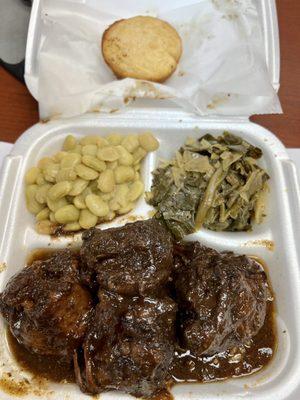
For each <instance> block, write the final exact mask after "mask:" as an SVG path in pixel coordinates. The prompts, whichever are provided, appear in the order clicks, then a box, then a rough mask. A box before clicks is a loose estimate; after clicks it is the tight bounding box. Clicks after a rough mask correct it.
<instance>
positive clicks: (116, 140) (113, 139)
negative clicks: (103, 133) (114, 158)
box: [106, 133, 122, 146]
mask: <svg viewBox="0 0 300 400" xmlns="http://www.w3.org/2000/svg"><path fill="white" fill-rule="evenodd" d="M106 139H107V141H108V142H109V143H110V144H111V145H113V146H117V145H118V144H120V143H121V142H122V135H119V134H118V133H111V134H110V135H108V136H107V137H106Z"/></svg>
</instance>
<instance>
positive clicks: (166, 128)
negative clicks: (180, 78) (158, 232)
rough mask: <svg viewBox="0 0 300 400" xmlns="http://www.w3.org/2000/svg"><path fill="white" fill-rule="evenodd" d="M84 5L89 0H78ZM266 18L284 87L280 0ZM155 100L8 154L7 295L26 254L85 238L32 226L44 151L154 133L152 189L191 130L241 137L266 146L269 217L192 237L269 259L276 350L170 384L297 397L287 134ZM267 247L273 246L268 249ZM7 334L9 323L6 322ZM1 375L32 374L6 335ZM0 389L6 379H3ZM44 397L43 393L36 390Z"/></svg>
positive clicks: (140, 209) (60, 392) (71, 393)
mask: <svg viewBox="0 0 300 400" xmlns="http://www.w3.org/2000/svg"><path fill="white" fill-rule="evenodd" d="M78 1H80V2H82V3H84V2H85V0H78ZM256 2H257V6H258V8H259V12H260V15H261V18H262V25H263V30H264V39H265V54H266V62H267V65H268V68H269V73H270V78H271V82H272V84H273V86H274V88H275V89H276V90H278V88H279V40H278V26H277V16H276V6H275V0H256ZM41 5H42V0H34V3H33V8H32V14H31V20H30V25H29V32H28V41H27V50H26V65H25V80H26V84H27V86H28V88H29V90H30V91H31V93H32V94H33V96H34V97H36V96H37V90H38V64H37V54H38V52H39V49H40V46H41V43H42V42H43V37H42V33H41ZM145 104H147V105H150V104H152V103H151V102H146V103H141V102H139V103H136V104H135V105H134V107H135V108H133V107H131V108H128V109H126V110H124V111H123V112H122V113H119V114H115V115H98V114H90V115H85V116H82V117H79V118H74V119H69V120H63V121H51V122H48V123H47V124H41V123H40V124H37V125H35V126H33V127H32V128H30V129H28V130H27V131H26V132H25V133H24V134H23V135H22V136H21V137H20V138H19V139H18V141H17V142H16V144H15V146H14V147H13V150H12V153H11V154H10V155H9V156H7V157H6V160H5V163H4V165H3V169H2V171H1V175H0V220H1V222H2V223H1V225H0V235H1V237H2V241H1V244H0V263H5V264H6V265H7V268H6V269H5V271H4V272H2V273H1V274H0V291H2V290H3V289H4V287H5V284H6V282H7V280H8V279H9V278H10V277H11V276H12V275H13V274H14V273H16V272H17V271H19V270H20V269H21V268H23V266H24V265H25V263H26V257H27V256H28V254H29V253H30V251H31V250H33V249H35V248H45V247H50V248H61V247H65V246H67V245H70V244H71V245H76V244H79V243H80V241H81V239H80V235H75V236H74V237H73V238H70V237H67V238H60V239H55V240H51V238H50V237H48V236H42V235H38V234H37V233H36V232H35V230H34V218H33V217H32V216H31V215H30V214H29V213H28V212H27V210H26V207H25V201H24V186H23V177H24V173H25V171H26V170H27V169H28V168H29V167H31V166H33V165H35V164H36V162H37V161H38V160H39V159H40V158H41V157H42V156H45V155H49V154H51V153H54V152H56V151H57V150H58V149H60V147H61V145H62V142H63V140H64V137H65V136H66V135H67V134H69V133H70V132H71V133H73V134H74V135H75V136H77V137H80V136H84V135H88V134H99V135H101V134H106V133H109V132H113V131H114V132H116V131H117V132H120V133H121V134H127V133H129V132H130V133H132V132H141V131H144V130H151V131H152V132H153V133H154V134H155V135H156V137H157V138H158V139H159V141H160V148H159V150H158V151H157V152H156V153H155V154H149V155H148V157H147V159H146V160H145V162H144V166H143V177H144V180H145V183H146V188H147V189H148V188H150V185H151V174H150V172H151V171H152V170H153V169H154V168H155V166H156V165H157V163H158V160H159V158H168V157H170V156H171V155H172V154H173V153H174V151H175V150H176V149H178V147H180V145H182V144H183V143H184V141H185V139H186V137H187V136H193V137H199V136H200V135H202V134H205V133H208V132H209V133H212V134H220V133H222V132H223V130H229V131H231V132H233V133H236V134H238V135H240V136H242V137H243V138H245V139H246V140H249V141H250V142H251V143H253V144H255V145H256V146H258V147H261V148H262V150H263V152H264V156H263V159H262V161H261V164H262V166H263V167H265V168H266V169H267V171H268V172H269V174H270V176H271V180H270V186H271V194H270V200H269V207H268V217H267V218H266V220H265V222H264V223H263V224H262V225H259V226H255V228H254V230H253V231H252V232H245V233H235V232H212V231H208V230H205V229H202V230H201V231H199V232H197V233H195V234H193V235H190V237H189V239H192V240H200V241H201V242H202V243H203V244H205V245H207V246H211V247H214V248H216V249H218V250H232V251H235V252H237V253H243V254H249V255H256V256H259V257H261V258H262V259H264V260H265V262H266V265H267V266H268V272H269V277H270V280H271V283H272V286H273V289H274V293H275V298H276V322H277V332H278V349H277V351H276V354H275V357H274V359H273V360H272V362H271V363H270V365H269V366H268V367H267V368H266V369H264V370H262V371H260V372H258V373H257V374H254V375H250V376H248V377H243V378H239V379H230V380H227V381H224V382H220V383H210V384H181V385H176V386H174V388H173V389H172V393H173V394H174V396H175V399H176V400H189V399H194V400H196V399H197V400H200V399H203V400H217V399H220V398H222V399H224V400H225V399H226V400H238V399H241V398H244V397H245V398H247V399H253V400H254V399H255V400H298V399H299V398H300V381H299V376H300V318H298V315H300V270H299V261H300V250H299V249H297V246H296V244H297V243H298V242H299V240H300V193H299V188H298V186H297V177H296V171H295V167H294V165H293V163H292V162H291V161H290V160H289V159H288V156H287V153H286V150H285V148H284V147H283V145H282V144H281V143H280V142H279V140H278V139H277V138H276V137H275V136H274V135H273V134H272V133H271V132H269V131H267V130H266V129H264V128H262V127H260V126H258V125H255V124H253V123H251V122H249V120H248V119H247V118H243V117H233V118H230V117H227V118H226V117H223V118H222V119H221V118H218V117H215V118H214V117H210V118H197V117H195V116H193V115H191V114H187V113H185V112H182V111H179V110H178V108H174V106H173V107H170V104H168V103H166V102H160V103H157V102H156V103H153V104H155V105H156V106H157V104H159V107H161V108H159V109H158V108H148V109H145V108H143V105H145ZM149 209H151V208H150V207H149V206H148V205H146V203H145V202H144V200H143V199H141V200H140V201H139V203H138V204H137V207H136V208H135V210H133V212H132V214H134V215H137V216H141V217H144V218H147V217H148V211H149ZM127 220H128V217H126V216H125V217H122V218H119V219H117V220H115V221H113V222H112V223H110V224H106V225H102V226H101V228H104V227H107V226H110V227H112V226H117V225H119V224H124V223H126V221H127ZM267 244H274V250H270V249H269V248H270V247H268V246H267ZM0 327H1V328H2V330H3V327H4V323H3V320H0ZM0 357H1V360H2V363H0V375H1V373H3V372H5V371H9V372H11V373H12V376H13V377H14V379H15V380H16V379H22V378H24V377H25V378H26V379H29V381H30V379H31V378H30V374H28V373H26V372H24V371H20V370H19V367H18V366H17V365H16V363H15V361H14V360H13V358H12V356H11V354H10V352H9V348H8V345H7V343H6V340H5V336H4V335H2V336H1V339H0ZM38 385H39V384H38V383H37V382H36V380H33V381H32V384H29V392H28V394H27V398H30V399H35V398H36V397H37V398H40V396H41V395H42V397H43V398H47V399H48V398H49V399H50V400H58V399H59V400H67V399H76V400H80V399H88V398H89V397H88V396H86V395H84V394H82V393H81V392H80V391H79V388H78V387H77V386H76V385H71V384H60V385H58V384H54V383H48V384H47V386H46V387H45V386H44V383H43V384H42V386H41V387H40V389H39V390H38V393H37V392H36V389H37V386H38ZM0 388H1V385H0ZM0 393H1V394H0V398H1V399H2V400H8V399H12V398H14V397H13V396H11V395H9V394H7V393H5V392H1V389H0ZM38 395H39V396H38ZM100 397H101V400H105V399H111V400H117V399H129V398H131V397H130V396H128V395H125V394H122V393H119V392H110V393H105V394H101V396H100Z"/></svg>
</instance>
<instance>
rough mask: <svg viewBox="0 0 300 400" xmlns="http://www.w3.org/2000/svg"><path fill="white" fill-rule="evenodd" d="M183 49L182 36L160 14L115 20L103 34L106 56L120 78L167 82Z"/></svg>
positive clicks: (104, 53)
mask: <svg viewBox="0 0 300 400" xmlns="http://www.w3.org/2000/svg"><path fill="white" fill-rule="evenodd" d="M181 53H182V45H181V39H180V36H179V35H178V33H177V32H176V30H175V29H174V28H173V27H172V26H171V25H170V24H168V23H167V22H165V21H162V20H160V19H158V18H153V17H146V16H137V17H133V18H128V19H122V20H120V21H116V22H115V23H113V24H112V25H111V26H110V27H109V28H108V29H107V30H106V31H105V32H104V34H103V37H102V54H103V57H104V60H105V62H106V63H107V65H108V66H109V67H110V68H111V69H112V71H113V72H114V74H115V75H116V76H117V77H118V78H136V79H144V80H148V81H153V82H164V81H165V80H166V79H167V78H168V77H169V76H171V75H172V73H173V72H174V71H175V69H176V67H177V64H178V61H179V59H180V56H181Z"/></svg>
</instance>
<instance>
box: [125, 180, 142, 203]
mask: <svg viewBox="0 0 300 400" xmlns="http://www.w3.org/2000/svg"><path fill="white" fill-rule="evenodd" d="M143 191H144V184H143V182H141V181H135V182H133V184H132V185H131V186H130V188H129V192H128V195H127V199H128V200H129V201H131V202H132V201H135V200H137V199H138V198H139V197H140V196H141V194H142V193H143Z"/></svg>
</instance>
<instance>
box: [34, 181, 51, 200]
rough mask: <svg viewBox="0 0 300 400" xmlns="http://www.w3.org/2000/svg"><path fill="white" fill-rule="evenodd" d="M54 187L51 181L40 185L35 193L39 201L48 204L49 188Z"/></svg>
mask: <svg viewBox="0 0 300 400" xmlns="http://www.w3.org/2000/svg"><path fill="white" fill-rule="evenodd" d="M51 187H52V185H50V183H45V184H44V185H41V186H39V187H38V189H37V191H36V193H35V199H36V201H37V202H38V203H40V204H46V202H47V193H48V190H49V189H50V188H51Z"/></svg>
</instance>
